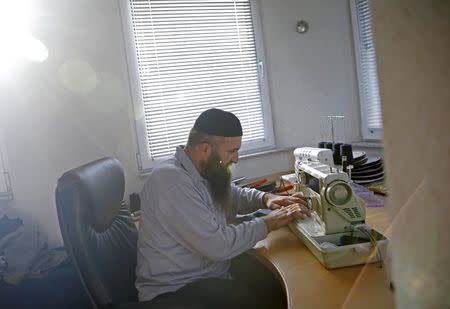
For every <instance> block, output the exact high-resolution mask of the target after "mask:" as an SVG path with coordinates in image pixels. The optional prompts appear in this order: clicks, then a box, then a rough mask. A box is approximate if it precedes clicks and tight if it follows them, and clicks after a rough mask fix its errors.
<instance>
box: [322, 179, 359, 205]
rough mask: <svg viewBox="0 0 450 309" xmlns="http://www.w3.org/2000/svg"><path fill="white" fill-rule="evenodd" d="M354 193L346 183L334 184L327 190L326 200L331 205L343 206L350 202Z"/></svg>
mask: <svg viewBox="0 0 450 309" xmlns="http://www.w3.org/2000/svg"><path fill="white" fill-rule="evenodd" d="M352 192H353V191H352V188H351V187H350V186H349V185H348V184H347V183H346V182H332V183H331V184H329V185H328V187H327V188H326V190H325V198H326V199H327V201H328V203H330V204H331V205H334V206H342V205H345V204H347V203H348V202H349V201H350V199H351V198H352Z"/></svg>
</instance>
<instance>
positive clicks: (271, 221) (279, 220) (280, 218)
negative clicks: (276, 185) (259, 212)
mask: <svg viewBox="0 0 450 309" xmlns="http://www.w3.org/2000/svg"><path fill="white" fill-rule="evenodd" d="M310 215H311V214H310V212H309V209H308V208H307V207H305V206H304V205H301V204H291V205H289V206H286V207H281V208H278V209H275V210H274V211H272V212H271V213H270V214H268V215H267V216H264V217H262V219H263V220H264V222H265V223H266V226H267V230H268V231H269V232H270V231H274V230H277V229H279V228H280V227H282V226H285V225H287V224H288V223H289V222H291V221H292V220H294V219H299V220H302V219H305V218H307V217H309V216H310Z"/></svg>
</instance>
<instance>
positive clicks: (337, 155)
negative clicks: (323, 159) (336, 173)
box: [333, 143, 342, 165]
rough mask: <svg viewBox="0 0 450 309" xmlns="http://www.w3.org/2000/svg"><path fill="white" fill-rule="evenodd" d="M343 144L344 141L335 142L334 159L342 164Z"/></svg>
mask: <svg viewBox="0 0 450 309" xmlns="http://www.w3.org/2000/svg"><path fill="white" fill-rule="evenodd" d="M341 145H342V143H334V145H333V161H334V164H337V165H341V164H342V156H341Z"/></svg>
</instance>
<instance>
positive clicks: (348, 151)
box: [341, 144, 353, 164]
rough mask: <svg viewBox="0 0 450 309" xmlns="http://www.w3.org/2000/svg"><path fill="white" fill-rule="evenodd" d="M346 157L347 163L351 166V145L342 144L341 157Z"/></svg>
mask: <svg viewBox="0 0 450 309" xmlns="http://www.w3.org/2000/svg"><path fill="white" fill-rule="evenodd" d="M343 156H346V157H347V163H348V164H353V150H352V145H351V144H342V145H341V157H343Z"/></svg>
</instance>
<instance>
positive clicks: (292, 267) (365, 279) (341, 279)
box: [251, 207, 395, 309]
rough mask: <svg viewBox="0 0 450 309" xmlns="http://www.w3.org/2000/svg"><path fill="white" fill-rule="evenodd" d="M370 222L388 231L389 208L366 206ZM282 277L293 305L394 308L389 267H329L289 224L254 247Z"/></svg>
mask: <svg viewBox="0 0 450 309" xmlns="http://www.w3.org/2000/svg"><path fill="white" fill-rule="evenodd" d="M366 212H367V214H366V219H367V222H368V224H370V225H371V226H372V227H373V228H375V229H377V230H378V231H380V232H382V233H383V234H386V229H387V228H388V225H389V220H388V217H387V215H386V213H385V208H384V207H380V208H369V207H367V208H366ZM251 253H252V254H254V255H255V256H256V257H257V258H258V259H259V260H260V261H261V262H262V263H264V264H265V265H266V266H267V267H269V268H270V269H271V270H272V271H273V272H274V273H275V274H276V275H277V276H278V278H279V279H280V280H281V282H282V284H283V286H284V288H285V291H286V295H287V300H288V307H289V309H295V308H333V309H334V308H365V309H368V308H383V309H385V308H394V307H395V306H394V296H393V292H392V291H391V290H390V289H389V278H388V275H387V269H386V267H384V268H382V269H380V268H379V267H378V264H377V263H373V264H369V265H366V266H363V265H361V266H351V267H345V268H339V269H333V270H328V269H326V268H325V267H324V266H323V265H322V264H320V262H319V261H318V260H317V259H316V258H315V257H314V256H313V254H312V253H311V252H310V251H309V249H308V248H307V247H306V246H305V245H304V244H303V243H302V242H301V241H300V239H299V238H298V237H297V236H296V235H295V234H294V233H293V232H291V230H290V229H289V228H288V227H284V228H281V229H279V230H277V231H273V232H271V233H269V235H268V236H267V238H266V239H264V240H262V241H260V242H258V243H257V244H256V246H255V247H254V249H252V250H251Z"/></svg>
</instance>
